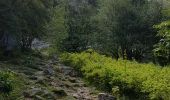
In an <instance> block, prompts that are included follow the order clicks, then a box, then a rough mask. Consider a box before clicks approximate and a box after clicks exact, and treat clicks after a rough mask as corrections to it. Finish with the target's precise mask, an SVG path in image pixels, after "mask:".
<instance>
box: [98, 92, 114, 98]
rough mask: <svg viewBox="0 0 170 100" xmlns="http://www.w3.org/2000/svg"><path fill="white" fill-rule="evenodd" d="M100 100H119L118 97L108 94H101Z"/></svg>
mask: <svg viewBox="0 0 170 100" xmlns="http://www.w3.org/2000/svg"><path fill="white" fill-rule="evenodd" d="M98 100H117V99H116V97H114V96H112V95H109V94H107V93H99V95H98Z"/></svg>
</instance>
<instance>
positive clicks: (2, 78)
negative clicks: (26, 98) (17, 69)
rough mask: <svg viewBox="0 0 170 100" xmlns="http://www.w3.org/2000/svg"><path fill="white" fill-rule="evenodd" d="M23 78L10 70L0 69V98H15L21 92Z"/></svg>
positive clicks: (11, 99)
mask: <svg viewBox="0 0 170 100" xmlns="http://www.w3.org/2000/svg"><path fill="white" fill-rule="evenodd" d="M23 83H24V81H23V79H22V78H21V77H20V76H18V75H16V74H15V73H14V72H11V71H0V100H16V98H18V97H19V96H21V94H22V90H23V87H24V84H23Z"/></svg>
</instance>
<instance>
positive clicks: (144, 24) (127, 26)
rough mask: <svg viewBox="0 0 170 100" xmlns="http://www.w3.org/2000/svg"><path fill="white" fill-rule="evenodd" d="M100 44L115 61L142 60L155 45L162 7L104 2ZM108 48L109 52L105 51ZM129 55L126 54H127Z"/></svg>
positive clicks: (139, 1)
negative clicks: (155, 26)
mask: <svg viewBox="0 0 170 100" xmlns="http://www.w3.org/2000/svg"><path fill="white" fill-rule="evenodd" d="M101 2H102V3H101V4H102V5H101V9H100V11H99V14H98V16H97V18H98V26H99V27H98V30H99V31H98V32H96V33H97V34H96V36H98V39H99V40H98V39H97V44H98V47H97V49H98V48H99V49H100V51H103V50H107V51H104V52H107V53H109V55H110V54H111V55H112V56H113V57H116V58H119V57H122V58H125V56H124V55H127V58H128V59H133V58H135V59H137V60H139V61H140V60H141V59H142V57H143V56H144V54H146V53H147V52H151V51H152V46H153V44H154V43H155V39H156V38H155V35H156V32H154V29H153V28H152V26H153V25H154V24H155V23H158V22H159V21H160V19H161V9H162V6H161V3H159V2H157V1H154V0H150V1H148V0H105V1H101ZM103 48H105V49H103ZM125 53H126V54H125Z"/></svg>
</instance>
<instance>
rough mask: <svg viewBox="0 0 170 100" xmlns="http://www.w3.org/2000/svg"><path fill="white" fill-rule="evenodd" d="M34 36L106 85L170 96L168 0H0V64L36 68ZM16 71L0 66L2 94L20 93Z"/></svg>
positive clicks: (154, 96) (116, 90)
mask: <svg viewBox="0 0 170 100" xmlns="http://www.w3.org/2000/svg"><path fill="white" fill-rule="evenodd" d="M35 39H40V40H43V41H45V42H48V44H50V47H49V48H46V49H44V50H43V53H44V54H46V55H50V56H49V57H54V58H55V57H56V56H54V55H57V57H58V55H60V54H63V52H64V53H65V52H66V53H65V54H64V55H62V56H61V58H62V61H63V62H64V63H65V64H68V65H70V66H73V67H74V68H75V69H77V70H78V71H80V72H81V73H82V74H83V76H84V77H85V78H86V79H87V80H88V81H89V82H90V83H93V84H98V85H99V87H100V88H101V89H102V90H106V91H109V92H113V93H114V95H118V94H121V95H122V94H125V95H128V96H130V95H131V94H133V93H134V94H135V95H136V96H135V97H136V98H142V99H146V98H147V99H158V100H161V99H163V100H168V99H170V97H169V95H170V88H169V87H170V86H169V84H170V78H169V76H170V70H169V66H170V65H169V64H170V1H169V0H0V64H1V62H2V64H3V63H4V62H8V64H9V63H10V60H11V61H13V60H14V61H13V62H12V64H11V63H10V64H11V66H13V64H14V63H15V64H18V63H19V65H18V66H20V67H21V66H22V67H23V66H24V67H23V68H21V69H24V68H25V67H26V68H33V69H37V70H38V69H39V68H37V63H34V62H39V61H41V60H42V59H43V57H41V54H40V55H38V54H35V55H36V56H38V57H39V58H38V59H39V60H37V59H35V58H36V57H35V56H32V55H34V53H35V51H33V50H32V43H33V42H34V40H35ZM88 49H92V51H86V50H88ZM93 50H94V51H95V52H94V51H93ZM36 52H37V51H36ZM38 52H42V51H38ZM96 52H97V53H96ZM27 54H28V55H27ZM25 55H26V56H25ZM104 55H105V56H104ZM45 57H46V56H45ZM18 59H21V60H18ZM40 59H41V60H40ZM46 60H47V59H46ZM8 64H7V65H8ZM18 66H17V67H18ZM1 67H2V66H1ZM3 67H5V66H3ZM8 67H9V66H8ZM15 67H16V66H15ZM20 67H19V68H20ZM0 69H1V68H0ZM2 69H3V68H2ZM6 69H8V68H6ZM27 73H30V72H29V71H28V72H27ZM15 74H16V73H14V72H13V70H12V71H10V72H4V71H0V99H1V96H2V97H6V98H8V99H10V97H11V96H12V95H18V94H20V92H17V91H18V90H19V89H21V88H18V84H19V83H22V82H20V81H19V79H20V77H18V76H17V74H16V75H15ZM11 82H12V83H11ZM13 83H18V84H13ZM13 92H14V94H13ZM129 92H130V94H127V93H129ZM133 96H134V95H133Z"/></svg>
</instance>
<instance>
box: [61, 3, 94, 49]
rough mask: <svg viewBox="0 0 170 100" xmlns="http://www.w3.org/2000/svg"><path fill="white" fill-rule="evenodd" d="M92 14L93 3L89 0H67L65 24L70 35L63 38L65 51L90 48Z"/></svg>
mask: <svg viewBox="0 0 170 100" xmlns="http://www.w3.org/2000/svg"><path fill="white" fill-rule="evenodd" d="M92 15H93V9H92V5H90V4H89V2H87V0H82V1H79V0H78V1H67V5H66V16H65V18H66V22H65V25H66V31H67V33H68V37H67V38H66V39H65V40H63V49H64V50H65V51H69V52H75V51H82V50H85V49H87V48H88V46H89V38H90V34H91V17H92Z"/></svg>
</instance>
